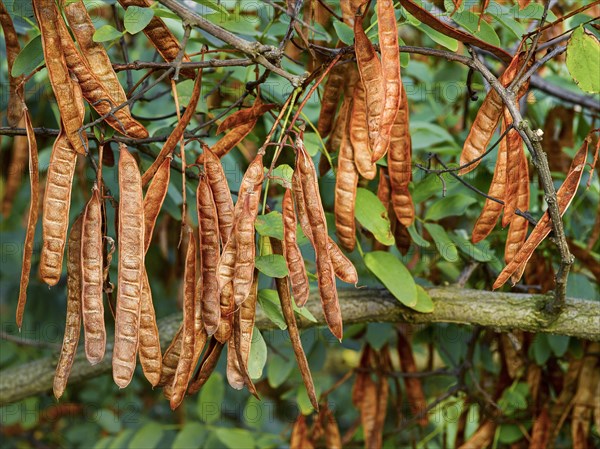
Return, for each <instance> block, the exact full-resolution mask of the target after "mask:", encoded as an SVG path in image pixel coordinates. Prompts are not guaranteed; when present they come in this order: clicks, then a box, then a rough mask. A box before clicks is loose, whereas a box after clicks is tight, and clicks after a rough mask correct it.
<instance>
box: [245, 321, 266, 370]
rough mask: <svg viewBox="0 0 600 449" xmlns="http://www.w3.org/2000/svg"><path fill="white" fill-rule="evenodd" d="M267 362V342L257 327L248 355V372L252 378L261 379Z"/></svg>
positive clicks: (253, 333)
mask: <svg viewBox="0 0 600 449" xmlns="http://www.w3.org/2000/svg"><path fill="white" fill-rule="evenodd" d="M265 363H267V344H266V343H265V339H264V338H263V336H262V334H261V333H260V331H259V330H258V328H256V327H255V328H254V331H253V332H252V344H251V345H250V355H249V356H248V374H249V375H250V378H251V379H260V377H261V376H262V373H263V369H264V367H265Z"/></svg>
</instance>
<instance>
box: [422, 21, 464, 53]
mask: <svg viewBox="0 0 600 449" xmlns="http://www.w3.org/2000/svg"><path fill="white" fill-rule="evenodd" d="M418 28H419V29H420V30H421V31H423V32H424V33H425V34H426V35H427V36H429V37H430V38H431V40H432V41H433V42H435V43H437V44H440V45H441V46H443V47H446V48H447V49H448V50H450V51H456V50H458V41H457V40H456V39H452V38H451V37H448V36H446V35H444V34H442V33H440V32H439V31H436V30H434V29H433V28H431V27H430V26H429V25H425V24H424V23H421V24H420V25H419V27H418Z"/></svg>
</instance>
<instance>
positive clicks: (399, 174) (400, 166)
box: [387, 95, 415, 227]
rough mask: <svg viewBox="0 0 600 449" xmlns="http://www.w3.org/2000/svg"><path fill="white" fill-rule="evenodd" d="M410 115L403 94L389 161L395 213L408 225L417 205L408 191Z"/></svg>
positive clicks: (409, 176)
mask: <svg viewBox="0 0 600 449" xmlns="http://www.w3.org/2000/svg"><path fill="white" fill-rule="evenodd" d="M408 115H409V111H408V99H407V98H406V95H402V101H401V105H400V110H398V114H397V115H396V121H395V122H394V126H392V135H391V139H390V147H389V149H388V157H387V162H388V173H389V176H390V186H391V189H392V206H393V207H394V213H395V214H396V218H398V221H399V222H400V223H402V224H403V225H404V226H406V227H408V226H410V225H411V224H412V222H413V221H414V219H415V207H414V205H413V201H412V198H411V196H410V192H409V191H408V184H409V183H410V180H411V177H412V165H411V154H412V144H411V139H410V132H409V130H408Z"/></svg>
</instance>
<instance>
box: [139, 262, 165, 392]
mask: <svg viewBox="0 0 600 449" xmlns="http://www.w3.org/2000/svg"><path fill="white" fill-rule="evenodd" d="M138 351H139V356H140V365H142V371H143V372H144V376H145V377H146V379H148V382H150V384H151V385H152V386H153V387H155V386H157V385H158V383H159V381H160V375H161V369H162V368H161V367H162V354H161V352H160V339H159V335H158V327H157V325H156V314H155V312H154V306H153V304H152V290H151V289H150V282H149V281H148V273H147V272H146V270H145V269H144V278H143V280H142V298H141V304H140V337H139V347H138Z"/></svg>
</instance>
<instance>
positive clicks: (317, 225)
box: [293, 134, 343, 340]
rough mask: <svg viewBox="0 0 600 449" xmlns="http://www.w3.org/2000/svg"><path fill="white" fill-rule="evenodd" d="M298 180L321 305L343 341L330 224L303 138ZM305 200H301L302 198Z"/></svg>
mask: <svg viewBox="0 0 600 449" xmlns="http://www.w3.org/2000/svg"><path fill="white" fill-rule="evenodd" d="M293 177H296V179H297V184H299V185H300V186H301V188H302V192H303V198H304V209H305V210H306V216H307V218H308V223H309V225H310V229H311V233H312V237H313V244H314V248H315V254H316V265H317V276H318V277H317V279H318V284H319V291H320V293H321V304H322V306H323V312H324V314H325V320H326V321H327V325H328V326H329V329H330V330H331V332H332V334H333V335H335V336H336V337H337V338H338V339H340V340H341V338H342V333H343V329H342V314H341V311H340V305H339V302H338V297H337V289H336V285H335V274H334V271H333V266H332V264H331V259H330V256H329V250H328V240H329V237H328V235H327V222H326V220H325V212H324V211H323V204H322V202H321V195H320V193H319V185H318V181H317V173H316V171H315V166H314V164H313V162H312V160H311V159H310V156H309V155H308V153H307V152H306V149H305V148H304V143H303V142H302V134H299V135H298V138H297V139H296V170H294V175H293ZM301 198H302V197H301Z"/></svg>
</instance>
